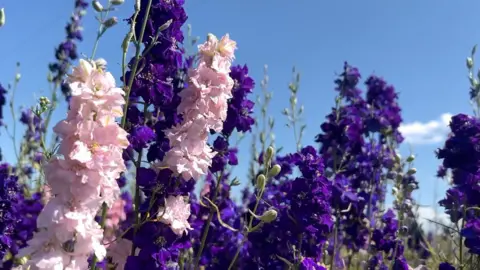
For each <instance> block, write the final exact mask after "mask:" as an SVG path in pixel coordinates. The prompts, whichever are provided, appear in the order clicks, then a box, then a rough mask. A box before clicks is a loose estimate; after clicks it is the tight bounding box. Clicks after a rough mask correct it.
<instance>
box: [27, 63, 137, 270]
mask: <svg viewBox="0 0 480 270" xmlns="http://www.w3.org/2000/svg"><path fill="white" fill-rule="evenodd" d="M69 82H70V88H71V89H72V99H71V103H70V105H71V106H70V110H69V111H68V113H67V117H66V119H64V120H62V121H60V122H59V123H58V124H57V125H56V126H55V127H54V131H55V132H56V133H57V134H58V135H59V136H60V138H61V139H62V142H61V144H60V147H59V150H58V156H57V157H54V158H52V159H51V160H50V161H49V163H48V164H46V165H45V169H44V171H45V178H46V182H47V185H48V187H49V192H50V193H51V194H52V196H53V197H52V198H51V199H50V200H49V201H48V203H47V204H46V205H45V207H44V208H43V210H42V212H41V213H40V214H39V216H38V219H37V227H38V228H39V231H38V233H36V234H35V235H34V238H33V239H32V240H30V242H29V246H28V247H26V248H24V249H22V250H21V251H20V254H22V255H21V256H25V255H30V261H28V263H27V264H26V265H27V266H30V267H31V268H32V269H79V270H80V269H87V268H88V261H87V260H88V258H89V257H90V256H91V254H92V252H93V254H94V255H95V256H96V257H97V258H98V259H99V260H103V258H104V257H105V256H106V248H105V246H104V245H103V243H102V240H103V238H104V231H103V229H102V228H101V227H100V225H99V224H98V223H97V222H96V221H95V216H96V215H97V213H98V211H99V210H100V207H101V205H102V204H103V203H106V204H107V205H108V206H114V208H113V210H112V211H117V210H118V209H117V208H118V207H123V206H122V205H120V206H118V205H116V204H115V202H116V201H117V200H118V198H119V195H120V188H119V187H118V184H117V182H116V179H117V178H118V177H119V175H120V173H122V172H123V171H124V170H125V169H126V168H125V164H124V161H123V158H122V151H123V149H125V148H126V147H127V146H128V140H127V133H126V132H125V130H123V129H122V128H120V127H119V126H118V124H117V123H115V118H116V117H119V116H122V115H123V112H122V107H121V105H123V104H124V100H123V95H124V92H123V90H121V89H119V88H116V87H115V80H114V78H113V76H112V75H111V74H110V73H109V72H105V71H104V70H103V69H100V68H98V67H96V65H95V64H94V63H93V62H89V61H85V60H80V65H79V66H78V67H75V68H74V71H73V74H72V75H71V76H70V77H69ZM122 210H123V209H122ZM118 215H120V216H117V217H115V221H113V222H116V223H118V220H119V219H121V218H124V217H123V216H121V214H118Z"/></svg>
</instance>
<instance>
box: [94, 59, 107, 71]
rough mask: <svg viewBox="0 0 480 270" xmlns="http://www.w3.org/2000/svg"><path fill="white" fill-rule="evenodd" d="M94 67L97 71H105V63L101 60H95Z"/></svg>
mask: <svg viewBox="0 0 480 270" xmlns="http://www.w3.org/2000/svg"><path fill="white" fill-rule="evenodd" d="M95 66H96V67H97V68H98V69H101V70H105V68H106V67H107V61H106V60H105V59H103V58H98V59H97V60H95Z"/></svg>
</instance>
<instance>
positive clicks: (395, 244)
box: [369, 209, 408, 270]
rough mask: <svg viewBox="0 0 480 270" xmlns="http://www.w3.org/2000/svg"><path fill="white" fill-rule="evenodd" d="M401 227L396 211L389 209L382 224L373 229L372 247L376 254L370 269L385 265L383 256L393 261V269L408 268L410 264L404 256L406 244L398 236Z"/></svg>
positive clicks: (370, 263)
mask: <svg viewBox="0 0 480 270" xmlns="http://www.w3.org/2000/svg"><path fill="white" fill-rule="evenodd" d="M399 229H400V228H399V223H398V220H397V219H396V218H395V213H394V212H393V210H392V209H389V210H388V211H387V212H386V213H385V214H384V215H383V216H382V219H381V224H380V225H379V226H378V227H377V228H376V229H375V230H373V233H372V238H371V241H372V244H371V246H370V248H371V249H373V250H374V253H373V254H376V255H375V256H373V257H372V258H371V259H370V261H369V269H375V268H376V267H378V266H379V267H380V268H382V267H385V265H384V264H383V263H384V262H383V260H381V259H380V258H382V257H383V258H388V259H389V260H392V261H393V262H392V264H391V265H392V267H393V269H398V270H400V269H401V270H407V269H408V264H407V262H406V260H405V257H404V256H403V250H404V246H403V243H402V241H401V240H400V239H399V237H398V233H399ZM382 253H383V256H382ZM382 264H383V266H382ZM387 269H388V267H387Z"/></svg>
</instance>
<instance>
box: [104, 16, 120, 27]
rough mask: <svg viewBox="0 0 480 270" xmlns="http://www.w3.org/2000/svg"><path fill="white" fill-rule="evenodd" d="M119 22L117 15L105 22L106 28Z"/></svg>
mask: <svg viewBox="0 0 480 270" xmlns="http://www.w3.org/2000/svg"><path fill="white" fill-rule="evenodd" d="M117 23H118V18H117V17H112V18H110V19H108V20H106V21H105V22H103V25H105V27H106V28H110V27H112V26H114V25H116V24H117Z"/></svg>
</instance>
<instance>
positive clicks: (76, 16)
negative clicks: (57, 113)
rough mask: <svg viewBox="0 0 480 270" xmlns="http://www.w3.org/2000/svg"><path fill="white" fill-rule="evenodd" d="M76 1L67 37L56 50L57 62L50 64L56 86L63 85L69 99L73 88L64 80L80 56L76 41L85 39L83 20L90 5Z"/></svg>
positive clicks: (64, 92) (82, 1)
mask: <svg viewBox="0 0 480 270" xmlns="http://www.w3.org/2000/svg"><path fill="white" fill-rule="evenodd" d="M74 1H75V6H74V10H73V13H72V16H71V17H70V22H69V23H68V24H67V26H66V27H65V31H66V34H67V36H66V39H65V40H64V41H62V42H61V43H60V45H58V47H57V48H56V50H55V58H56V59H57V62H54V63H51V64H50V65H49V68H50V72H52V73H53V78H52V82H53V83H54V84H55V85H56V86H59V85H60V86H61V89H62V93H63V95H64V96H65V98H66V99H67V100H68V99H69V97H70V95H71V89H70V88H69V86H68V84H66V83H63V82H64V80H65V75H67V73H68V69H69V68H70V66H71V64H72V61H75V60H76V59H77V58H78V53H77V44H76V42H78V41H82V40H83V36H82V30H83V28H82V25H81V20H82V17H83V16H84V15H85V12H86V11H85V10H86V8H87V7H88V3H87V2H86V1H84V0H74Z"/></svg>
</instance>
